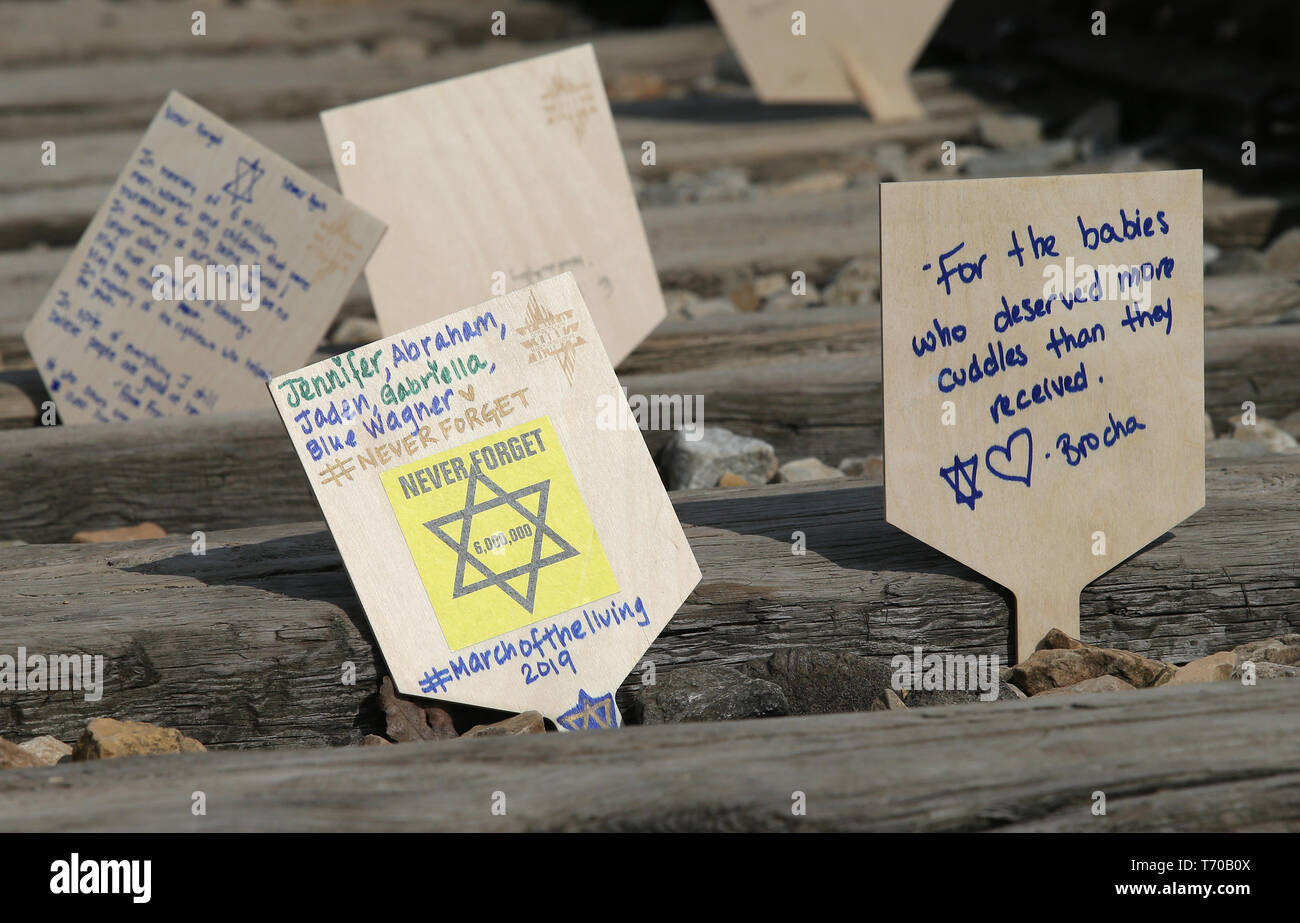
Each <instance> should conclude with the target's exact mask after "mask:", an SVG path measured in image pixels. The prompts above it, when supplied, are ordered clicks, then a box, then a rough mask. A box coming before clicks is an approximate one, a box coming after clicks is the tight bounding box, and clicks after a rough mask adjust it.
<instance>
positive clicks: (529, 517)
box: [424, 465, 578, 612]
mask: <svg viewBox="0 0 1300 923" xmlns="http://www.w3.org/2000/svg"><path fill="white" fill-rule="evenodd" d="M479 484H483V485H484V486H485V487H486V488H487V490H489V491H491V492H493V493H495V494H496V496H494V497H492V498H491V499H489V500H483V501H481V502H475V493H476V492H477V490H478V485H479ZM550 491H551V479H550V478H547V479H546V480H544V481H539V482H537V483H536V484H530V485H529V486H527V487H521V488H519V489H518V490H514V491H506V490H503V489H502V488H501V487H499V486H498V485H497V484H496V482H494V481H493V480H492V479H491V478H489V477H488V476H487V475H486V474H483V473H482V471H480V470H479V466H478V465H474V466H473V467H472V468H470V473H469V486H468V487H467V488H466V490H465V507H464V508H463V509H459V510H457V511H456V512H454V513H448V514H447V515H446V516H440V517H439V518H437V519H430V520H429V521H428V522H426V523H425V524H424V527H425V528H426V529H428V530H429V531H430V532H432V533H433V534H434V535H436V536H438V538H440V539H442V541H443V542H444V543H445V544H446V545H447V546H448V547H449V548H451V549H452V550H453V551H455V552H456V555H457V557H456V583H455V586H454V587H453V589H452V593H451V598H452V599H459V598H460V597H462V596H465V595H467V594H469V593H476V592H478V591H479V590H482V589H485V588H487V587H490V586H494V587H497V588H498V589H499V590H501V592H503V593H505V594H506V595H507V596H509V597H510V598H511V599H513V600H514V601H515V602H517V603H518V604H519V605H520V606H522V607H523V608H524V610H525V611H526V612H532V611H533V600H534V598H535V597H536V595H537V574H538V571H540V570H541V569H542V568H543V567H548V566H550V565H551V564H558V563H559V562H560V561H564V560H567V559H569V558H572V557H575V556H577V554H578V549H577V548H574V547H573V546H572V545H570V544H569V543H568V542H566V541H565V540H564V539H563V538H561V537H560V535H559V533H557V532H556V531H555V530H554V529H552V528H551V527H550V526H548V525H547V524H546V501H547V497H549V496H550ZM532 494H537V512H536V513H533V512H532V511H530V510H529V509H528V508H527V507H525V506H524V505H523V504H522V503H520V502H519V501H520V500H522V499H523V498H525V497H528V496H530V495H532ZM499 506H509V507H510V508H511V509H513V510H515V511H516V512H518V513H519V514H520V515H521V516H523V517H524V520H525V521H527V522H529V523H532V525H533V526H535V527H536V528H535V529H534V530H533V553H532V558H531V560H529V562H528V563H527V564H520V565H519V566H518V567H512V568H510V569H509V570H504V571H501V572H500V573H498V572H496V571H494V570H493V569H492V568H491V567H489V566H488V565H487V564H486V563H485V562H484V561H482V560H481V559H479V558H476V557H475V556H474V554H473V553H472V552H471V551H470V549H469V544H470V542H469V532H470V525H471V524H472V522H473V519H474V514H475V513H485V512H487V511H488V510H493V509H496V508H497V507H499ZM457 520H460V523H461V527H460V538H459V539H456V538H454V537H452V536H451V535H449V534H448V533H447V532H445V531H444V530H443V527H444V526H448V525H450V524H451V523H453V522H456V521H457ZM547 538H549V539H550V540H551V541H552V542H554V543H555V545H556V546H557V547H558V548H559V550H558V551H554V552H552V553H551V554H549V555H546V556H543V555H542V542H543V541H544V540H545V539H547ZM466 566H470V567H473V568H474V569H475V570H477V571H479V572H480V573H481V574H483V579H482V580H479V581H477V582H474V583H469V584H467V583H465V568H466ZM524 574H527V575H528V589H527V592H525V593H522V594H521V593H520V592H519V591H518V590H516V589H515V588H514V587H512V586H511V585H510V584H509V583H508V582H507V581H509V580H513V579H514V578H516V577H520V576H523V575H524Z"/></svg>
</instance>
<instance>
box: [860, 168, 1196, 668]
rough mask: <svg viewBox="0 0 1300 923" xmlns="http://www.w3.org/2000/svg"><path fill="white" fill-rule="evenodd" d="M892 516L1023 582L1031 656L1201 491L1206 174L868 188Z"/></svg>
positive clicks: (1023, 643)
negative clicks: (876, 217)
mask: <svg viewBox="0 0 1300 923" xmlns="http://www.w3.org/2000/svg"><path fill="white" fill-rule="evenodd" d="M880 225H881V235H880V236H881V300H882V304H883V314H882V349H883V370H884V383H883V385H884V436H885V507H886V519H887V520H888V521H889V522H890V523H892V524H893V525H895V526H897V527H898V528H900V529H903V530H904V531H906V532H908V533H910V534H911V535H914V536H915V537H917V538H919V539H920V540H921V541H923V542H925V543H926V544H929V545H932V546H934V547H935V548H937V549H939V550H940V551H942V552H943V553H945V554H947V555H949V556H950V557H953V558H956V559H957V560H958V561H960V562H962V563H963V564H965V565H967V566H969V567H971V568H973V569H975V570H977V571H979V572H980V573H982V574H985V575H987V576H988V577H990V578H991V579H993V580H995V581H997V582H998V583H1000V584H1002V585H1003V586H1006V587H1008V588H1009V589H1010V590H1012V591H1013V592H1014V593H1015V596H1016V646H1017V652H1018V657H1019V659H1021V660H1023V659H1024V658H1025V657H1027V656H1028V655H1029V654H1030V653H1032V651H1033V650H1034V648H1035V646H1036V645H1037V643H1038V642H1039V641H1040V640H1041V639H1042V637H1043V635H1044V634H1046V633H1047V631H1048V630H1049V629H1051V628H1054V627H1055V628H1060V629H1061V630H1063V631H1064V632H1065V633H1066V634H1068V635H1070V636H1072V637H1076V638H1077V637H1078V636H1079V592H1080V591H1081V590H1082V588H1083V587H1084V586H1085V585H1086V584H1087V583H1088V582H1089V581H1091V580H1093V579H1095V578H1096V577H1098V576H1099V575H1101V574H1102V573H1104V572H1106V571H1107V570H1110V569H1111V568H1112V567H1114V566H1115V565H1117V564H1119V563H1120V562H1121V561H1123V560H1124V559H1125V558H1127V557H1129V556H1130V555H1132V554H1134V553H1135V552H1137V551H1139V550H1140V549H1141V548H1142V547H1143V546H1145V545H1146V544H1147V543H1149V542H1151V541H1153V540H1154V539H1156V538H1158V537H1159V536H1160V535H1161V533H1163V532H1164V531H1165V530H1166V529H1169V528H1171V527H1173V526H1174V525H1176V524H1177V523H1178V522H1180V521H1182V520H1183V519H1185V518H1186V517H1188V516H1190V515H1191V514H1192V513H1194V512H1196V510H1198V509H1200V508H1201V507H1202V506H1203V505H1204V503H1205V429H1204V423H1203V419H1204V386H1203V380H1204V359H1203V346H1202V289H1201V281H1202V280H1201V272H1202V263H1201V174H1200V171H1199V170H1184V171H1173V172H1152V173H1129V174H1116V175H1109V176H1059V177H1045V178H1034V179H989V180H959V181H950V182H925V183H889V184H885V185H882V186H881V189H880Z"/></svg>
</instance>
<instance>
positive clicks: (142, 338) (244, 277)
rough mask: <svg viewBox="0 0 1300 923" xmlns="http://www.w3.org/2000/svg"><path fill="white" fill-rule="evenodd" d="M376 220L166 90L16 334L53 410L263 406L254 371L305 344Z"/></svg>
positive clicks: (81, 418)
mask: <svg viewBox="0 0 1300 923" xmlns="http://www.w3.org/2000/svg"><path fill="white" fill-rule="evenodd" d="M56 153H57V148H56ZM50 169H51V170H57V169H58V167H57V161H56V165H55V166H51V167H50ZM383 233H384V227H383V225H382V224H381V223H380V222H379V221H377V220H376V219H375V218H374V217H373V216H371V215H369V214H367V213H366V212H365V211H363V210H362V209H360V208H358V207H356V206H355V205H352V204H351V203H349V202H347V201H345V200H344V199H343V198H342V197H341V196H340V195H339V194H338V193H337V192H335V191H334V190H332V189H330V188H329V187H327V186H325V185H323V184H322V183H320V182H319V181H317V180H315V179H313V178H312V177H311V176H309V175H308V174H307V173H305V172H303V171H302V170H300V169H298V168H297V167H295V166H294V165H293V164H291V163H289V162H288V161H287V160H285V159H284V158H282V157H280V156H278V155H277V154H275V153H273V152H272V151H270V150H268V149H267V148H265V147H263V146H262V145H260V144H258V143H257V142H256V141H254V140H253V139H252V138H249V137H248V136H247V135H244V134H241V133H240V132H238V131H237V130H235V129H234V128H233V127H231V126H230V125H228V124H226V123H225V122H223V121H222V120H221V119H219V118H217V117H216V116H215V115H213V114H212V113H211V112H208V111H207V110H206V109H204V108H203V107H201V106H199V105H197V104H196V103H194V102H193V101H191V100H189V99H187V98H186V97H184V96H182V95H181V94H180V93H176V92H173V93H171V94H170V95H169V96H168V97H167V99H166V101H165V102H164V103H163V106H162V108H161V109H159V110H158V114H157V115H155V116H154V119H153V121H152V122H151V123H150V125H149V129H148V130H147V131H146V132H145V134H144V137H143V138H142V139H141V140H140V143H139V145H138V146H137V147H136V149H135V151H134V152H133V153H132V154H131V158H130V160H128V161H127V164H126V166H125V167H123V168H122V172H121V174H120V175H119V176H118V178H117V180H116V182H115V183H114V185H113V191H112V192H111V193H110V194H109V197H108V198H107V199H106V200H105V201H104V203H103V205H101V206H100V208H99V210H98V211H97V212H96V213H95V216H94V218H93V219H92V220H91V222H90V225H89V226H88V227H87V228H86V232H85V234H83V235H82V238H81V240H80V242H79V243H78V244H77V246H76V248H75V249H74V250H73V251H72V254H71V256H70V257H69V258H68V261H67V263H66V264H64V266H63V269H62V270H61V271H60V272H59V274H58V276H57V278H56V279H55V280H54V284H53V286H52V287H51V289H50V291H49V293H48V294H47V295H46V296H45V299H44V301H42V303H41V305H40V307H39V308H38V309H37V311H36V315H35V317H34V318H33V319H32V322H31V324H30V325H29V326H28V327H27V329H26V331H25V333H24V339H25V340H26V341H27V347H28V349H29V350H30V352H31V355H32V358H33V359H34V360H35V363H36V367H37V369H39V370H40V373H41V377H42V379H43V380H44V382H45V385H46V387H47V388H48V389H49V392H50V394H51V395H52V396H53V398H54V399H55V402H56V404H57V406H58V410H59V415H60V416H61V417H62V418H63V420H64V422H66V423H91V422H100V423H106V422H114V421H127V420H137V419H149V418H156V417H165V416H177V415H197V414H208V413H230V412H234V411H239V410H247V409H250V408H254V407H265V406H266V390H265V382H266V381H267V380H268V379H269V378H270V377H271V375H272V374H275V373H277V372H282V371H285V370H287V369H291V368H294V367H295V366H297V365H300V364H302V363H303V362H305V361H306V360H307V358H308V357H309V356H310V355H311V353H312V350H313V349H314V348H315V346H316V344H317V343H318V342H320V339H321V337H322V336H323V335H324V333H325V330H326V328H327V327H328V326H329V323H330V321H331V320H332V319H333V318H334V315H335V314H336V313H337V311H338V308H339V305H340V304H341V303H342V301H343V298H344V296H345V295H346V294H347V292H348V289H350V288H351V287H352V284H353V283H354V282H355V281H356V278H357V276H358V275H360V273H361V268H362V266H364V265H365V261H366V258H367V257H369V256H370V253H371V252H372V251H373V250H374V248H375V245H376V244H377V243H378V242H379V238H380V237H381V236H382V235H383ZM163 270H166V272H164V271H163Z"/></svg>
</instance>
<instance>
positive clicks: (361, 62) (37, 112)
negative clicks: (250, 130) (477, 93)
mask: <svg viewBox="0 0 1300 923" xmlns="http://www.w3.org/2000/svg"><path fill="white" fill-rule="evenodd" d="M484 23H485V26H490V16H489V15H487V13H486V12H485V16H484ZM584 40H585V39H571V40H567V41H550V42H537V43H533V42H514V41H500V40H493V39H491V37H490V36H489V37H487V38H486V39H485V40H484V41H483V42H481V43H480V44H478V45H475V46H473V47H460V48H446V49H444V50H442V51H440V52H439V53H438V54H436V55H432V56H429V57H421V58H413V59H398V60H386V59H383V58H379V57H375V56H367V55H358V54H356V53H355V51H351V50H348V49H339V50H325V51H322V52H320V53H316V54H309V55H301V56H294V55H265V54H261V53H258V52H231V53H228V54H223V55H220V56H212V57H206V56H205V57H194V56H183V57H168V58H161V59H154V60H151V59H148V58H138V59H131V58H127V59H118V58H106V59H104V60H95V61H89V62H78V63H71V64H69V63H58V64H49V65H42V66H37V67H27V68H21V69H17V70H12V71H8V72H7V73H6V78H5V80H4V82H3V83H0V136H3V137H6V138H22V137H38V136H39V137H46V138H50V137H53V138H57V137H59V136H60V135H65V134H84V133H86V132H88V131H101V130H102V131H110V130H117V129H123V128H129V127H141V128H143V126H144V125H146V124H147V123H148V121H149V119H150V117H151V116H152V115H153V113H154V112H155V111H156V110H157V108H158V99H159V95H160V90H159V87H168V88H172V89H176V90H179V91H180V92H182V93H184V94H185V95H186V96H189V97H190V98H191V99H193V100H194V101H195V102H197V103H199V104H200V105H202V106H204V107H206V108H208V109H211V110H212V111H213V112H219V113H221V116H222V118H224V119H226V120H227V121H229V122H231V123H233V124H238V123H239V122H240V120H242V119H259V118H261V119H274V118H314V117H315V116H316V114H317V113H319V112H320V111H321V110H323V109H329V108H332V107H334V106H340V105H345V104H347V103H350V102H355V101H357V100H361V99H369V98H370V97H372V96H379V95H381V94H384V93H393V92H397V91H399V90H405V89H409V88H410V87H415V86H420V85H422V84H425V83H432V82H434V81H437V80H446V79H448V78H451V77H460V76H462V75H464V74H470V73H474V72H475V71H480V70H484V69H486V68H489V67H495V66H497V65H500V64H509V63H511V62H513V61H519V60H522V59H524V58H531V57H534V56H536V55H541V54H546V53H548V52H551V51H559V50H560V49H562V48H566V47H570V46H572V45H574V44H577V43H578V42H580V41H584ZM590 41H591V43H592V45H593V46H594V47H595V49H596V56H597V58H598V59H599V61H600V70H601V75H602V76H603V77H604V78H605V79H606V80H612V79H614V78H616V77H618V76H619V75H620V74H626V73H642V72H645V71H651V72H653V73H656V74H658V75H659V76H661V77H663V78H664V79H665V80H668V81H680V80H689V79H692V78H694V77H698V76H702V75H704V74H708V73H710V72H711V71H712V70H713V67H714V62H715V60H716V59H717V57H718V55H720V54H722V53H723V52H724V51H725V50H726V40H725V39H724V38H723V36H722V33H721V32H720V31H718V29H717V27H716V26H714V25H713V24H712V23H708V24H702V25H692V26H676V27H672V28H665V29H658V30H654V31H642V32H622V33H604V34H601V35H594V36H591V38H590Z"/></svg>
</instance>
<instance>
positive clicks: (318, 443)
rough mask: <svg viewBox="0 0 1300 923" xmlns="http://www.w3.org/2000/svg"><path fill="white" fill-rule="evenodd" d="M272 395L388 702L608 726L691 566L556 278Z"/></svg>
mask: <svg viewBox="0 0 1300 923" xmlns="http://www.w3.org/2000/svg"><path fill="white" fill-rule="evenodd" d="M270 389H271V393H272V395H273V397H274V399H275V403H276V407H277V408H278V409H279V411H280V415H281V417H282V418H283V420H284V423H285V426H286V427H287V428H288V430H289V433H290V436H291V437H292V439H293V443H294V446H295V448H296V450H297V453H298V457H299V459H300V460H301V461H302V464H303V467H304V469H305V470H306V472H307V476H308V479H309V480H310V481H311V484H312V488H313V490H314V491H315V494H316V499H317V500H318V501H319V503H320V506H321V510H322V511H323V512H324V514H325V518H326V521H327V522H328V523H329V526H330V531H331V532H332V533H333V535H334V539H335V542H336V543H337V544H338V548H339V552H340V554H341V556H342V558H343V562H344V564H345V566H346V567H347V570H348V573H349V575H350V576H351V578H352V582H353V585H354V586H355V587H356V590H357V595H358V597H359V598H360V599H361V603H362V605H363V606H364V607H365V610H366V615H367V616H368V618H369V619H370V624H371V627H372V628H373V629H374V632H375V636H376V638H377V639H378V640H379V645H380V647H381V648H382V650H383V653H384V659H385V661H386V662H387V664H388V668H389V670H390V672H391V673H392V675H393V679H394V681H395V682H396V684H397V687H398V689H399V690H401V691H402V692H404V693H407V694H411V695H422V696H429V697H433V698H440V699H447V700H451V701H455V702H465V703H469V704H473V705H481V706H487V707H490V708H499V709H506V710H510V711H523V710H525V709H535V710H537V711H540V712H541V713H542V714H544V715H546V716H548V717H550V718H552V719H553V720H555V722H556V724H557V726H559V727H561V728H565V729H570V730H572V729H579V728H589V727H609V726H616V725H617V724H618V723H619V720H618V711H617V708H616V706H615V704H614V699H613V692H614V690H615V689H617V688H618V685H619V683H620V682H622V680H623V678H624V677H625V676H626V675H627V674H628V672H629V671H630V670H631V669H632V668H633V667H634V666H636V664H637V661H638V659H639V658H640V657H641V655H642V654H643V653H644V652H645V650H646V648H648V647H649V646H650V643H651V642H652V641H653V640H654V639H655V637H656V636H657V635H658V634H659V632H660V631H661V630H662V629H663V627H664V625H666V624H667V623H668V620H669V619H670V618H672V616H673V614H674V613H675V612H676V611H677V608H678V607H679V606H680V605H681V604H682V602H683V601H684V600H685V599H686V597H687V595H688V594H689V593H690V591H691V590H692V589H693V588H694V587H695V585H696V583H697V582H698V581H699V579H700V571H699V568H698V567H697V566H696V563H695V558H694V556H693V555H692V553H691V549H690V546H689V545H688V544H687V542H686V538H685V536H684V535H683V533H682V527H681V524H680V523H679V522H678V520H677V516H676V514H675V513H674V512H673V508H672V505H671V504H670V503H669V500H668V495H667V493H666V492H665V490H664V488H663V485H662V483H661V482H660V480H659V475H658V473H657V472H656V470H655V466H654V462H653V461H652V460H651V458H650V454H649V452H648V451H647V450H646V447H645V443H644V441H643V440H642V438H641V433H640V430H639V429H638V428H637V426H636V424H635V422H633V418H632V416H631V411H630V409H628V407H627V401H626V397H625V396H624V394H623V392H622V390H621V389H620V386H619V383H618V379H617V378H616V377H615V376H614V371H613V367H612V365H611V364H610V362H609V358H608V356H607V355H606V354H605V352H604V349H603V347H602V346H601V342H600V338H599V336H598V335H597V333H596V330H595V325H594V323H593V321H592V318H591V316H590V314H589V313H588V311H587V308H586V305H585V303H584V301H583V298H582V295H581V294H580V293H579V291H578V285H577V283H576V281H575V279H574V277H573V274H572V273H564V274H563V275H561V276H557V277H555V278H551V279H547V280H544V281H542V282H539V283H537V284H536V285H532V286H529V287H528V288H525V289H522V290H519V291H515V292H512V293H510V294H508V295H505V296H502V297H499V298H496V299H493V300H491V301H489V302H486V303H483V304H480V305H477V306H475V307H472V308H467V309H464V310H462V311H458V312H455V313H454V314H450V315H447V316H444V317H441V318H439V319H438V320H435V321H431V322H429V323H427V324H424V325H422V326H419V327H415V328H413V329H411V330H408V331H405V332H403V333H400V334H396V335H394V336H390V337H387V338H385V339H383V340H380V341H378V342H376V343H372V344H370V345H369V346H366V347H362V348H360V349H355V350H352V351H350V352H348V353H346V354H344V355H342V356H338V357H335V358H333V359H329V360H326V361H323V362H319V363H317V364H315V365H312V366H309V367H307V368H305V369H301V370H299V371H297V372H294V373H291V374H289V375H284V376H281V377H280V378H277V379H275V380H274V381H272V382H271V383H270ZM616 411H621V412H616ZM620 421H624V422H620Z"/></svg>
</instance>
